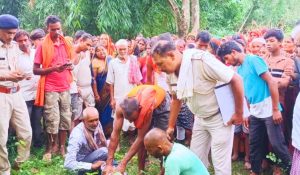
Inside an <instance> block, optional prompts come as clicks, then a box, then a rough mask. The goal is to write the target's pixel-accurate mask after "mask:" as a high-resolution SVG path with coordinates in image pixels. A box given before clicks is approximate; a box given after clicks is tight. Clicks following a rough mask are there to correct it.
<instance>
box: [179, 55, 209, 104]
mask: <svg viewBox="0 0 300 175" xmlns="http://www.w3.org/2000/svg"><path fill="white" fill-rule="evenodd" d="M204 54H205V51H202V50H198V49H187V50H185V51H184V52H183V58H182V61H181V66H180V71H179V76H178V82H177V93H176V94H177V98H178V99H185V98H190V97H192V96H193V89H194V83H193V67H192V58H193V59H201V58H202V55H204ZM195 55H197V56H195ZM194 56H195V57H194Z"/></svg>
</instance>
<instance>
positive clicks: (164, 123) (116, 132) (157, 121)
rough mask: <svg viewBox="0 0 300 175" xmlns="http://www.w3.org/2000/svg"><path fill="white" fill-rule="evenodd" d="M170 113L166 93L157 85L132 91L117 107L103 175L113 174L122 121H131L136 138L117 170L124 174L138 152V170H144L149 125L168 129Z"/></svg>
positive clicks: (143, 86)
mask: <svg viewBox="0 0 300 175" xmlns="http://www.w3.org/2000/svg"><path fill="white" fill-rule="evenodd" d="M169 111H170V96H168V95H166V92H165V91H164V90H163V89H162V88H160V87H159V86H155V85H141V86H137V87H135V88H133V89H132V90H131V91H130V92H129V94H128V95H127V97H126V98H125V99H124V100H123V101H122V102H121V103H120V104H119V105H118V106H117V108H116V118H115V120H114V128H113V132H112V135H111V139H110V143H109V146H108V157H107V161H106V169H105V173H107V174H109V173H111V172H112V171H113V168H112V163H113V159H114V153H115V152H116V149H117V146H118V144H119V138H120V132H121V129H122V125H123V122H124V118H125V119H127V120H129V121H130V122H134V125H135V127H136V128H137V130H138V131H137V132H138V135H137V138H136V140H135V141H134V143H133V144H132V145H131V147H130V148H129V150H128V152H127V154H126V155H125V157H124V158H123V159H122V161H121V162H120V164H119V166H118V167H117V171H119V172H121V173H124V171H125V169H126V165H127V163H128V162H129V161H130V159H131V158H132V157H133V156H134V155H135V154H136V153H138V159H139V160H138V166H139V171H141V170H143V169H144V168H145V154H146V151H145V147H144V144H143V140H144V137H145V135H146V133H147V132H148V131H149V130H150V128H151V127H152V126H153V127H156V128H160V129H163V130H166V129H167V127H168V121H169Z"/></svg>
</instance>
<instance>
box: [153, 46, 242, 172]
mask: <svg viewBox="0 0 300 175" xmlns="http://www.w3.org/2000/svg"><path fill="white" fill-rule="evenodd" d="M152 56H153V60H154V62H155V64H156V65H157V66H158V68H160V70H161V71H163V72H166V73H167V74H172V73H175V75H176V76H177V77H178V82H177V87H176V96H173V103H172V105H171V111H170V119H169V126H168V127H169V128H168V129H167V133H168V134H169V135H170V136H171V135H172V134H173V132H174V126H175V123H176V119H177V116H178V113H179V110H180V106H181V103H182V100H186V101H187V105H188V107H189V108H190V110H191V111H192V112H193V113H194V114H195V122H194V126H193V134H192V141H191V150H192V151H193V152H194V153H195V154H196V155H198V156H199V158H200V159H201V160H202V162H203V163H204V164H205V165H206V166H208V153H209V148H210V147H211V152H212V154H211V155H212V161H213V165H214V170H215V174H216V175H231V174H232V172H231V153H232V142H233V127H232V124H235V125H236V124H241V123H242V121H243V107H242V105H243V97H244V92H243V86H242V80H241V78H240V77H239V76H238V75H237V74H236V73H234V72H233V71H232V70H231V69H230V68H229V67H227V66H226V65H224V64H222V63H221V62H220V61H218V60H217V59H216V58H214V56H213V55H211V54H210V53H208V52H206V51H202V50H198V49H188V50H186V51H185V52H184V53H183V54H181V53H180V52H179V51H178V50H176V47H175V45H174V43H173V42H172V41H165V40H162V41H158V43H157V44H156V45H155V46H154V47H153V49H152ZM217 81H221V82H224V83H230V85H231V87H232V91H233V94H234V100H235V113H234V114H233V115H232V118H231V120H230V121H229V122H227V126H226V125H224V121H223V120H222V117H221V114H220V111H219V105H218V103H217V99H216V95H215V92H214V88H215V86H216V83H217Z"/></svg>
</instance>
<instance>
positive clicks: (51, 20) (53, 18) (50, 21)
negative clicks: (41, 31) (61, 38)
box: [45, 15, 61, 27]
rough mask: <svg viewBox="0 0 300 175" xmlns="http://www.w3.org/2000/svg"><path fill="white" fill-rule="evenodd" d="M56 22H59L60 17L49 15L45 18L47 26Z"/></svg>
mask: <svg viewBox="0 0 300 175" xmlns="http://www.w3.org/2000/svg"><path fill="white" fill-rule="evenodd" d="M57 22H61V20H60V18H59V17H58V16H55V15H49V16H48V17H47V18H46V20H45V25H46V26H47V27H48V26H49V24H54V23H57Z"/></svg>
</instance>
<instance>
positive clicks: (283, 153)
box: [249, 116, 291, 174]
mask: <svg viewBox="0 0 300 175" xmlns="http://www.w3.org/2000/svg"><path fill="white" fill-rule="evenodd" d="M249 119H250V130H249V141H250V162H251V169H252V171H253V172H254V173H257V174H259V173H260V171H261V163H262V160H263V159H264V158H265V155H266V152H267V147H268V139H269V142H270V144H271V145H272V148H273V150H274V153H275V155H276V156H277V157H278V158H280V159H281V163H280V164H279V165H280V166H281V167H282V168H284V169H286V170H287V171H288V173H289V171H290V168H291V156H290V154H289V151H288V147H287V144H286V142H285V139H284V136H283V133H282V130H281V126H280V124H279V125H276V124H275V123H274V121H273V118H272V117H268V118H257V117H254V116H250V118H249Z"/></svg>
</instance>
